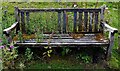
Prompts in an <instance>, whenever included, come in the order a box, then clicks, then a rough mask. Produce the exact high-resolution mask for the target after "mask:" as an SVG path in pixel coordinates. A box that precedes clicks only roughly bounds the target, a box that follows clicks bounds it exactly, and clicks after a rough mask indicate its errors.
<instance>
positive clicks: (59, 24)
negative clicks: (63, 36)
mask: <svg viewBox="0 0 120 71" xmlns="http://www.w3.org/2000/svg"><path fill="white" fill-rule="evenodd" d="M58 31H59V33H61V12H58Z"/></svg>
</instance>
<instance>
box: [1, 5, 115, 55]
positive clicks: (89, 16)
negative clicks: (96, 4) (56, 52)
mask: <svg viewBox="0 0 120 71" xmlns="http://www.w3.org/2000/svg"><path fill="white" fill-rule="evenodd" d="M104 11H105V6H102V7H100V8H97V9H92V8H87V9H85V8H42V9H38V8H18V7H15V19H16V22H15V23H14V24H13V25H12V26H11V27H9V28H7V29H4V30H3V33H4V34H5V35H6V36H7V38H8V41H9V42H11V40H10V39H11V38H10V37H11V32H12V31H13V30H14V29H16V30H15V31H16V35H17V34H18V33H19V32H20V31H22V34H26V33H27V28H26V24H27V25H29V23H30V15H31V13H32V14H33V13H44V12H45V13H48V12H49V13H51V12H52V13H54V14H55V13H56V14H57V18H56V19H57V22H56V24H55V27H56V26H57V27H56V29H55V30H54V32H53V31H49V32H48V31H47V32H46V31H43V33H42V34H43V36H44V37H43V38H42V41H40V42H37V41H36V40H35V38H34V39H32V38H30V39H27V40H24V41H22V42H20V41H19V40H16V42H15V43H14V45H15V46H30V47H32V46H33V47H39V46H51V47H62V46H69V47H74V46H77V47H106V57H109V56H111V51H112V47H113V43H114V34H115V33H117V29H116V28H112V27H111V26H109V25H108V24H107V22H104ZM68 13H71V14H70V15H68ZM38 15H39V14H38ZM36 16H37V15H36ZM49 16H50V15H48V16H47V17H49ZM70 16H72V20H73V24H72V26H73V27H72V28H70V29H72V31H69V30H68V26H69V23H71V22H68V21H69V17H70ZM41 17H42V16H41ZM33 19H35V18H33ZM46 19H47V18H46ZM41 21H42V20H41ZM53 22H54V21H53ZM53 25H54V24H53ZM47 27H49V26H47ZM38 29H40V28H38ZM43 30H44V28H43ZM106 31H108V32H109V37H105V32H106ZM34 33H35V32H34ZM34 33H33V34H32V36H35V34H34ZM16 38H18V37H16ZM12 41H13V40H12Z"/></svg>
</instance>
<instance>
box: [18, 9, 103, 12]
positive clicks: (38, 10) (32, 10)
mask: <svg viewBox="0 0 120 71" xmlns="http://www.w3.org/2000/svg"><path fill="white" fill-rule="evenodd" d="M20 10H21V11H29V12H40V11H43V12H58V11H66V12H74V11H79V12H84V11H86V12H100V11H101V8H98V9H94V8H88V9H84V8H76V9H75V8H20Z"/></svg>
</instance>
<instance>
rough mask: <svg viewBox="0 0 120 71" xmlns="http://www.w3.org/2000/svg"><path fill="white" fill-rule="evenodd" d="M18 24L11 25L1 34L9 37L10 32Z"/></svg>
mask: <svg viewBox="0 0 120 71" xmlns="http://www.w3.org/2000/svg"><path fill="white" fill-rule="evenodd" d="M17 24H18V22H15V23H13V24H12V25H11V26H10V27H9V28H6V29H4V30H3V34H6V35H9V34H10V32H11V31H12V30H14V29H15V28H16V26H17Z"/></svg>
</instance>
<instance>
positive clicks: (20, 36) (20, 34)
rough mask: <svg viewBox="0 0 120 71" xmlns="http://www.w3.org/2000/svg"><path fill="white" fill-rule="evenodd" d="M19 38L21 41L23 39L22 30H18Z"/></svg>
mask: <svg viewBox="0 0 120 71" xmlns="http://www.w3.org/2000/svg"><path fill="white" fill-rule="evenodd" d="M18 40H19V41H20V42H22V41H23V37H22V32H21V31H19V32H18Z"/></svg>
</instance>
